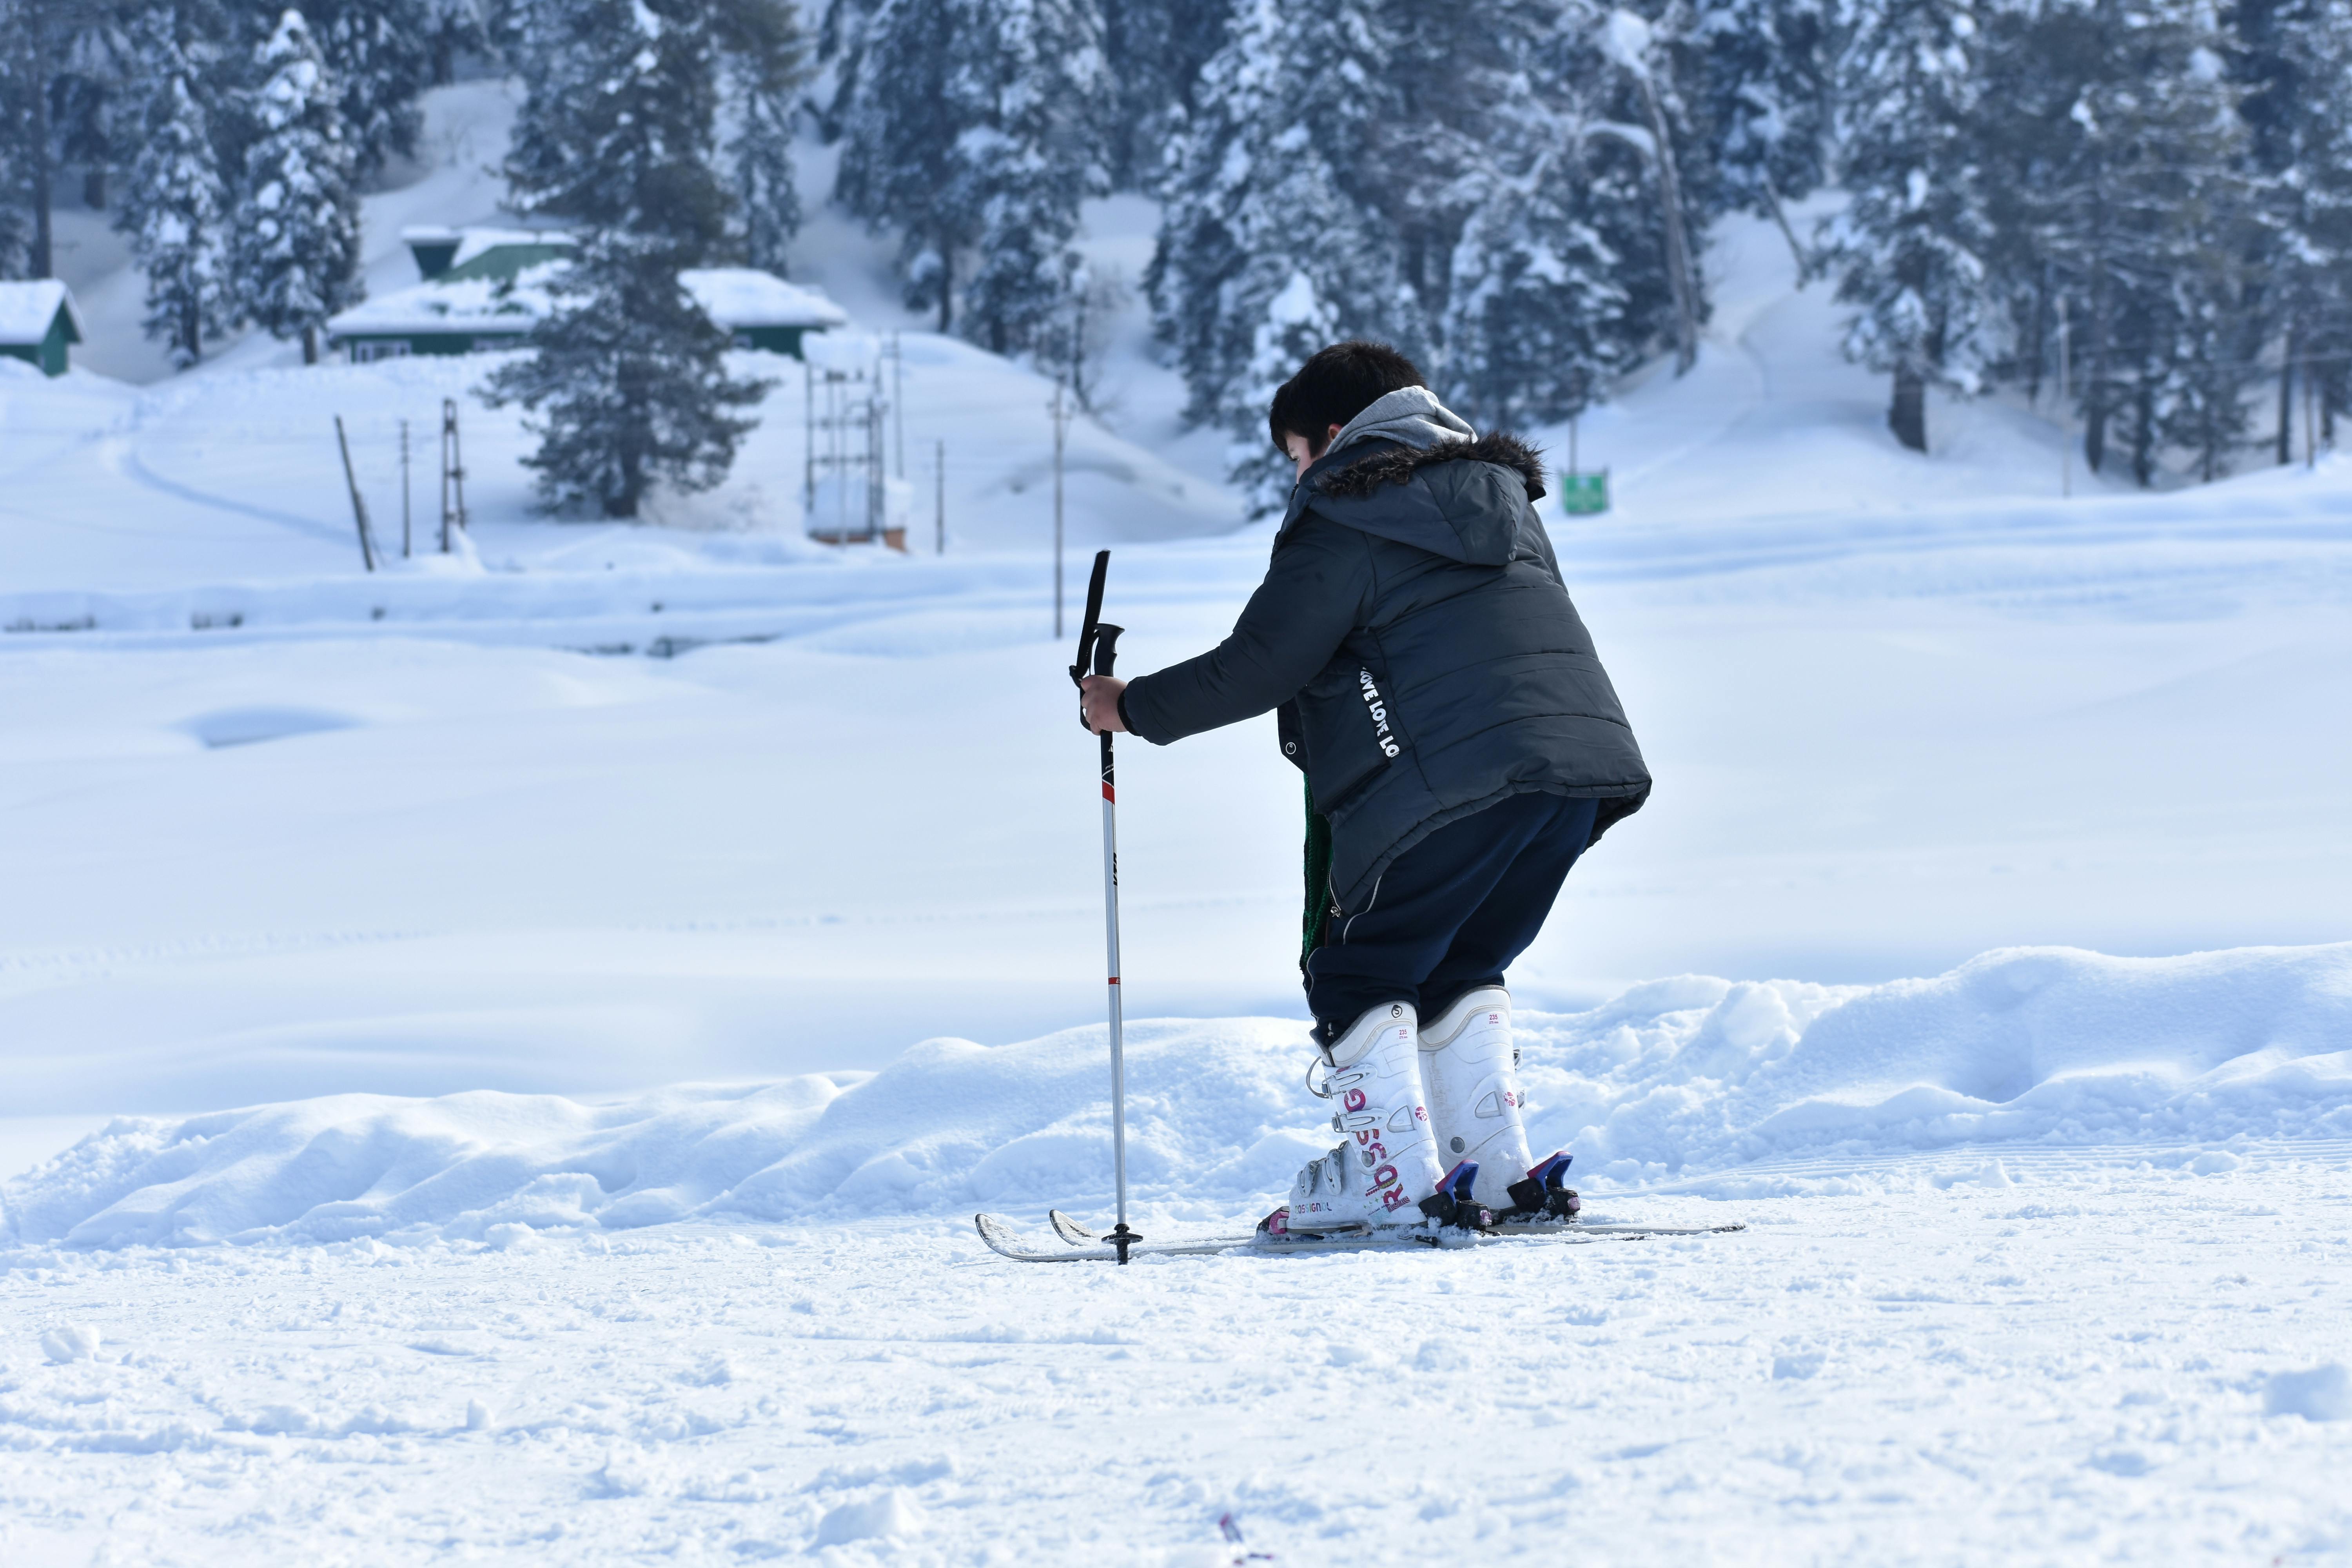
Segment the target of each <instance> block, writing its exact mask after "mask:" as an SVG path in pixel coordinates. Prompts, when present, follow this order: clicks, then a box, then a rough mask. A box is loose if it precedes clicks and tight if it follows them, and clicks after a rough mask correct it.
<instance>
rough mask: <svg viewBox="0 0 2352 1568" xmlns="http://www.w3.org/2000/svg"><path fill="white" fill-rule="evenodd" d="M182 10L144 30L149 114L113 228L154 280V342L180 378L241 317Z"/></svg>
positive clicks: (140, 62) (215, 154)
mask: <svg viewBox="0 0 2352 1568" xmlns="http://www.w3.org/2000/svg"><path fill="white" fill-rule="evenodd" d="M181 31H182V18H181V16H180V14H179V11H178V9H177V8H176V7H174V6H171V5H163V6H158V7H156V8H155V9H153V10H151V11H149V12H147V13H146V14H145V15H144V16H142V17H141V18H140V20H139V23H138V24H137V29H136V49H135V55H134V60H135V65H134V71H133V76H132V79H131V97H132V99H133V100H134V101H137V102H139V103H140V104H141V105H142V108H143V110H144V112H145V116H146V119H145V123H144V125H143V127H142V134H141V137H140V141H139V146H138V153H137V155H136V157H135V158H134V159H133V160H132V163H131V179H130V184H129V188H128V189H127V190H125V191H124V193H123V195H122V200H121V202H120V203H119V204H118V205H117V206H116V209H115V214H114V222H115V226H116V227H118V228H120V229H121V231H122V232H123V233H124V234H125V235H127V236H128V237H130V240H131V256H132V258H133V259H134V260H136V261H137V263H138V265H139V268H140V270H141V271H142V272H144V273H145V274H146V276H147V315H146V318H145V320H144V321H143V322H142V326H143V327H144V328H145V330H146V333H147V335H148V336H149V337H151V338H154V339H157V340H159V341H161V342H163V343H165V344H167V345H169V348H170V353H171V357H172V363H173V365H175V366H177V367H179V368H180V369H183V370H184V369H186V368H187V367H188V366H190V365H192V364H194V363H196V362H197V361H198V360H199V359H201V358H202V357H203V355H204V342H205V337H206V336H207V335H208V334H213V333H217V332H220V331H224V330H225V329H226V328H227V327H228V326H229V325H230V324H231V321H232V320H233V318H234V315H235V310H234V302H233V297H232V292H231V287H230V277H229V251H228V222H227V217H228V205H229V191H228V182H227V181H226V179H225V178H224V177H223V175H222V173H221V167H220V159H219V149H218V146H217V144H216V142H215V137H214V134H213V128H212V125H211V122H210V120H209V119H208V117H207V116H206V115H205V110H204V107H203V105H202V104H201V103H200V102H199V101H198V97H197V95H198V93H199V92H200V91H201V90H202V83H203V79H202V77H201V76H200V74H199V73H198V71H197V70H196V68H194V66H193V65H192V64H191V63H190V61H189V59H188V56H187V52H186V47H185V46H184V43H183V41H182V38H181V36H180V35H181Z"/></svg>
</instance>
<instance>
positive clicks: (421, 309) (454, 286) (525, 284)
mask: <svg viewBox="0 0 2352 1568" xmlns="http://www.w3.org/2000/svg"><path fill="white" fill-rule="evenodd" d="M568 265H570V264H569V263H568V262H563V261H545V262H541V264H540V265H538V266H536V267H532V268H527V269H526V270H525V271H524V272H523V273H522V274H521V276H520V277H519V278H517V279H515V282H514V286H513V287H512V288H509V289H502V288H501V286H500V285H499V283H498V281H497V280H495V279H488V278H466V279H456V280H451V279H436V280H435V281H433V282H430V283H417V284H413V285H411V286H410V287H408V288H406V289H397V290H395V291H394V292H393V293H390V294H384V295H380V296H379V297H377V298H375V299H373V300H368V301H367V302H366V303H365V304H362V305H354V306H352V308H351V309H350V310H345V311H344V312H343V313H342V314H341V315H339V316H336V317H335V318H333V319H332V320H331V321H328V323H327V332H328V335H329V336H331V337H337V338H353V337H398V336H403V335H405V334H407V333H411V332H472V333H475V334H477V335H480V334H484V333H493V332H527V331H530V329H531V327H532V325H533V324H534V323H535V322H537V321H539V319H540V318H541V317H542V316H544V315H546V314H547V313H548V311H549V310H551V309H552V308H553V301H552V300H551V299H550V297H549V294H548V289H547V285H548V283H549V281H550V280H551V279H553V278H554V277H555V275H556V274H557V273H558V272H560V271H561V270H562V268H565V267H566V266H568ZM678 281H679V282H681V283H683V284H684V285H685V286H686V289H687V291H688V293H690V294H692V295H693V296H694V298H695V300H696V302H697V303H698V304H699V305H700V306H701V307H702V308H703V310H706V311H708V312H709V316H710V319H711V320H712V321H716V322H718V323H719V325H720V326H722V327H726V328H729V329H730V330H742V329H746V328H751V327H837V326H840V325H842V324H843V323H845V322H846V321H848V320H849V315H848V312H847V311H845V310H843V309H842V308H841V307H840V306H838V305H836V304H835V303H834V302H833V301H832V300H828V299H826V298H825V297H824V295H823V294H821V293H819V292H818V291H817V290H815V289H804V288H802V287H801V286H800V285H798V284H794V283H787V282H785V281H784V280H783V279H781V278H777V277H773V276H772V275H770V274H768V273H765V272H756V271H753V270H752V269H751V268H748V267H701V268H689V269H688V270H687V271H684V272H681V273H679V274H678Z"/></svg>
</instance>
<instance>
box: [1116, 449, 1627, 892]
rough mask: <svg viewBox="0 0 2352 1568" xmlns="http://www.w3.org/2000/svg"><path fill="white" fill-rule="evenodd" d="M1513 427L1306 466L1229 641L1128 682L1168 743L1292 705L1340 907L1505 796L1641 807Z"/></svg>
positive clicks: (1133, 698)
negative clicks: (1447, 828) (1434, 835)
mask: <svg viewBox="0 0 2352 1568" xmlns="http://www.w3.org/2000/svg"><path fill="white" fill-rule="evenodd" d="M1543 493H1544V491H1543V468H1542V465H1541V462H1540V460H1539V459H1538V457H1537V455H1536V453H1535V452H1534V451H1533V450H1531V449H1530V448H1528V447H1526V446H1524V445H1523V444H1521V443H1520V442H1518V441H1517V440H1514V439H1513V438H1512V437H1508V436H1487V437H1484V438H1482V439H1480V440H1477V441H1449V442H1441V443H1440V444H1438V445H1435V446H1432V447H1412V446H1405V445H1402V444H1400V443H1397V442H1393V441H1373V442H1359V443H1357V444H1355V445H1353V446H1350V447H1347V448H1346V449H1345V450H1344V451H1342V450H1339V449H1337V447H1335V449H1334V450H1333V451H1332V452H1330V453H1328V454H1327V455H1326V457H1325V458H1323V459H1321V460H1320V461H1318V463H1317V464H1315V465H1314V466H1313V467H1311V468H1308V469H1307V472H1306V473H1305V474H1304V475H1303V476H1301V478H1300V479H1299V481H1298V484H1297V488H1296V489H1294V490H1293V491H1292V493H1291V500H1290V509H1289V511H1288V513H1287V515H1286V516H1285V517H1284V519H1283V523H1282V528H1281V530H1280V531H1278V532H1277V533H1276V535H1275V541H1274V557H1273V560H1272V562H1271V563H1269V565H1268V566H1267V569H1266V574H1265V581H1264V582H1263V583H1261V584H1259V585H1258V588H1257V591H1256V592H1255V594H1253V595H1250V601H1249V604H1248V605H1246V606H1245V607H1244V609H1243V611H1242V615H1241V619H1240V620H1239V621H1238V622H1236V623H1235V624H1234V630H1233V635H1232V636H1230V637H1227V638H1226V639H1225V640H1224V641H1223V643H1220V644H1219V645H1218V646H1217V647H1215V648H1213V649H1212V650H1211V651H1210V652H1208V653H1204V654H1202V655H1201V656H1200V657H1199V658H1192V659H1187V660H1186V661H1185V662H1183V663H1182V664H1177V665H1171V666H1170V667H1169V668H1166V669H1163V670H1160V671H1159V672H1158V673H1156V674H1152V675H1147V676H1143V677H1140V678H1139V679H1136V680H1134V681H1131V682H1130V683H1129V685H1128V688H1127V690H1126V693H1125V697H1124V699H1123V700H1122V703H1121V709H1122V711H1123V712H1124V714H1125V716H1126V721H1127V724H1128V727H1129V729H1130V730H1132V731H1134V732H1135V733H1136V734H1138V735H1139V736H1141V737H1142V738H1143V739H1145V740H1147V741H1150V742H1152V743H1154V744H1155V745H1166V744H1167V743H1169V742H1171V741H1176V740H1179V739H1181V738H1182V737H1184V736H1186V735H1192V734H1198V733H1199V732H1201V731H1203V730H1213V729H1215V728H1217V727H1218V726H1220V725H1223V724H1232V723H1235V722H1238V721H1241V720H1244V719H1249V718H1254V717H1255V716H1256V715H1258V714H1260V713H1263V712H1265V710H1268V709H1270V708H1276V707H1279V708H1281V709H1282V714H1281V722H1282V730H1281V733H1282V742H1283V751H1284V752H1285V753H1286V754H1287V755H1288V756H1289V757H1290V758H1291V760H1292V761H1293V762H1295V763H1298V765H1299V766H1301V767H1303V768H1305V769H1306V770H1307V782H1308V784H1309V786H1310V787H1311V788H1312V790H1313V791H1314V797H1315V805H1316V808H1317V809H1318V811H1321V812H1323V813H1325V814H1326V815H1328V816H1329V818H1330V820H1331V832H1332V864H1331V890H1332V892H1333V894H1334V895H1335V896H1336V897H1337V899H1338V900H1339V905H1340V907H1341V908H1342V909H1345V910H1357V909H1360V908H1361V907H1362V905H1363V903H1364V901H1365V900H1367V899H1368V898H1369V897H1370V894H1371V891H1372V889H1373V888H1374V887H1375V885H1376V884H1377V883H1378V880H1379V879H1380V875H1381V872H1382V871H1383V870H1385V869H1387V868H1388V865H1389V863H1390V862H1391V861H1392V860H1394V859H1395V858H1397V857H1398V856H1399V855H1401V854H1402V853H1403V852H1404V851H1405V850H1407V849H1410V848H1411V847H1412V846H1413V845H1415V844H1417V843H1419V842H1420V841H1421V840H1422V839H1423V837H1426V836H1427V835H1428V834H1429V833H1430V832H1431V831H1433V829H1435V828H1438V827H1440V826H1444V824H1446V823H1448V822H1452V821H1454V820H1455V819H1456V818H1458V817H1463V816H1468V815H1469V814H1471V813H1472V812H1475V811H1477V810H1478V809H1480V808H1481V807H1483V806H1486V805H1492V804H1493V803H1495V802H1496V801H1497V800H1500V799H1502V798H1503V797H1504V796H1506V795H1517V794H1521V793H1525V792H1528V791H1536V790H1540V791H1544V792H1546V793H1549V794H1552V795H1568V796H1570V797H1573V798H1578V799H1585V798H1591V799H1595V800H1598V801H1600V802H1601V811H1600V817H1599V819H1598V821H1597V822H1596V824H1595V825H1594V828H1593V837H1595V838H1598V837H1600V836H1601V832H1602V831H1603V830H1604V829H1606V828H1607V827H1608V826H1609V825H1610V824H1611V823H1612V822H1615V821H1617V820H1618V819H1619V818H1621V817H1623V816H1630V815H1631V814H1633V812H1635V811H1637V810H1639V809H1640V808H1641V805H1642V802H1643V799H1644V798H1646V797H1647V796H1648V795H1649V793H1650V773H1649V770H1648V769H1647V768H1646V767H1645V766H1643V762H1642V752H1641V748H1640V747H1639V746H1637V745H1635V744H1634V742H1633V731H1632V729H1631V728H1630V727H1629V726H1628V725H1627V724H1626V721H1625V712H1624V709H1623V708H1622V706H1621V705H1620V704H1619V702H1618V700H1617V693H1616V690H1615V689H1613V688H1612V686H1611V685H1610V683H1609V677H1608V674H1607V672H1605V671H1604V670H1603V669H1602V668H1601V660H1600V658H1599V657H1598V656H1597V655H1596V654H1595V653H1594V652H1593V647H1592V638H1591V636H1590V635H1589V634H1588V633H1587V632H1586V631H1585V629H1584V623H1583V621H1582V620H1581V619H1580V617H1579V616H1578V615H1577V613H1576V606H1575V605H1574V604H1573V603H1571V602H1570V599H1569V596H1568V589H1567V588H1566V586H1565V585H1564V584H1563V583H1562V581H1561V578H1560V572H1559V561H1558V559H1557V558H1556V557H1555V556H1554V555H1553V553H1552V548H1551V541H1550V540H1549V537H1547V536H1546V534H1545V533H1544V529H1543V524H1542V522H1541V521H1538V518H1537V516H1536V511H1535V507H1534V505H1533V504H1532V503H1533V502H1534V501H1535V500H1537V499H1538V498H1539V497H1541V496H1542V494H1543Z"/></svg>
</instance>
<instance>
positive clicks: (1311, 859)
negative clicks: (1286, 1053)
mask: <svg viewBox="0 0 2352 1568" xmlns="http://www.w3.org/2000/svg"><path fill="white" fill-rule="evenodd" d="M1306 860H1307V865H1306V877H1307V910H1306V913H1305V914H1304V915H1302V916H1301V917H1300V919H1299V924H1298V973H1301V974H1304V973H1307V959H1309V958H1310V957H1312V956H1314V952H1315V950H1316V949H1317V948H1318V947H1321V946H1322V945H1323V939H1324V937H1325V936H1326V935H1328V933H1329V931H1330V926H1331V914H1332V910H1331V819H1330V818H1329V817H1328V816H1324V815H1323V814H1322V813H1321V812H1319V811H1317V810H1316V809H1315V786H1314V784H1311V783H1310V784H1307V847H1306Z"/></svg>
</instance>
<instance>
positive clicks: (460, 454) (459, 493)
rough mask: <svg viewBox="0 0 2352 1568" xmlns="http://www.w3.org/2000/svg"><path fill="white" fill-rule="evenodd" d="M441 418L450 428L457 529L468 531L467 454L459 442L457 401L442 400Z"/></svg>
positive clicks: (450, 457)
mask: <svg viewBox="0 0 2352 1568" xmlns="http://www.w3.org/2000/svg"><path fill="white" fill-rule="evenodd" d="M441 417H442V418H443V419H445V420H446V421H447V422H448V426H449V490H450V493H451V494H452V495H454V496H455V497H456V498H457V528H458V531H460V532H464V531H466V454H465V452H464V450H463V449H462V448H461V447H459V445H458V442H457V399H456V398H454V397H445V398H443V399H442V400H441Z"/></svg>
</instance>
